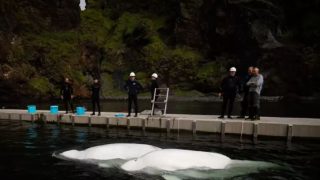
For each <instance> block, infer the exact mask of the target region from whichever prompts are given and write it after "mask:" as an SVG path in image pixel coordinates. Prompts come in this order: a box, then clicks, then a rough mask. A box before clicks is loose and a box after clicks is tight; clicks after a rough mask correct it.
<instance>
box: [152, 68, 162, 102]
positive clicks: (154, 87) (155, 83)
mask: <svg viewBox="0 0 320 180" xmlns="http://www.w3.org/2000/svg"><path fill="white" fill-rule="evenodd" d="M157 78H158V74H156V73H153V74H152V75H151V86H150V93H151V102H153V97H154V90H155V89H156V88H159V85H158V82H157ZM159 94H160V91H157V92H156V95H159ZM157 99H158V96H156V97H155V101H157Z"/></svg>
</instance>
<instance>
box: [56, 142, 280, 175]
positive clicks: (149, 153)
mask: <svg viewBox="0 0 320 180" xmlns="http://www.w3.org/2000/svg"><path fill="white" fill-rule="evenodd" d="M53 156H55V157H57V158H61V159H66V160H75V161H80V162H86V163H93V164H97V165H98V166H100V167H104V168H119V169H121V170H123V171H124V172H127V173H129V174H131V175H135V174H136V175H138V174H149V175H156V176H162V177H163V178H164V179H166V180H179V179H226V178H232V177H236V176H241V175H246V174H250V173H256V172H258V171H260V170H262V169H267V168H279V167H280V166H278V165H275V164H273V163H268V162H262V161H247V160H232V159H230V158H229V157H227V156H225V155H223V154H219V153H215V152H204V151H193V150H183V149H161V148H158V147H155V146H151V145H147V144H131V143H117V144H107V145H101V146H95V147H91V148H88V149H85V150H82V151H78V150H69V151H65V152H62V153H57V154H56V153H54V154H53Z"/></svg>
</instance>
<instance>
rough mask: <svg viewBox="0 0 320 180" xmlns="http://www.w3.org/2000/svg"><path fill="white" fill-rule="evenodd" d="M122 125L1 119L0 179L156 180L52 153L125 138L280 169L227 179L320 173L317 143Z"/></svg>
mask: <svg viewBox="0 0 320 180" xmlns="http://www.w3.org/2000/svg"><path fill="white" fill-rule="evenodd" d="M146 135H147V136H144V135H142V133H141V131H139V130H132V131H130V132H128V131H127V130H123V129H110V130H109V131H107V130H106V129H104V128H99V127H91V128H89V127H72V126H68V125H62V126H58V125H54V124H47V125H39V124H31V123H26V122H22V123H20V122H17V121H9V120H0V179H3V180H10V179H26V178H28V179H46V180H51V179H52V180H53V179H66V180H69V179H70V180H73V179H74V180H81V179H117V180H118V179H137V180H140V179H161V178H160V177H157V176H147V175H130V174H127V173H125V172H121V171H120V170H117V169H104V168H99V167H97V166H95V165H88V164H82V163H79V162H72V161H64V160H60V159H56V158H54V157H52V153H53V152H57V151H58V152H61V151H64V150H70V149H84V148H88V147H91V146H96V145H101V144H108V143H119V142H130V143H145V144H151V145H155V146H158V147H161V148H180V149H191V150H202V151H210V152H218V153H222V154H225V155H227V156H229V157H230V158H232V159H240V160H257V161H268V162H273V163H276V164H279V165H281V166H283V167H285V168H284V169H278V170H265V171H261V172H258V173H253V174H247V175H244V176H237V177H233V178H231V179H237V180H240V179H241V180H242V179H277V180H284V179H297V180H300V179H318V177H320V176H319V175H320V173H319V172H320V145H319V143H318V142H305V141H304V142H300V143H299V142H296V143H293V144H291V145H287V144H286V143H285V142H282V141H271V140H269V141H259V142H258V144H256V145H253V144H252V142H251V140H249V139H247V140H246V139H245V140H244V141H243V142H242V143H240V141H239V139H238V138H232V137H227V138H226V141H225V142H224V143H221V142H219V137H218V136H216V135H199V136H197V137H195V138H192V136H190V135H189V134H181V133H180V134H179V136H178V134H171V135H169V136H166V134H164V133H161V132H146Z"/></svg>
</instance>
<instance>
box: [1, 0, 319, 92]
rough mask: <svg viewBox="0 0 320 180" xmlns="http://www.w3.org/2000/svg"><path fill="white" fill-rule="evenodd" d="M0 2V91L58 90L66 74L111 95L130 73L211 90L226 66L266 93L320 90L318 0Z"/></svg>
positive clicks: (83, 87)
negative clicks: (250, 72)
mask: <svg viewBox="0 0 320 180" xmlns="http://www.w3.org/2000/svg"><path fill="white" fill-rule="evenodd" d="M86 2H87V8H86V10H85V11H80V9H79V1H78V0H63V1H62V0H55V1H41V0H28V1H27V0H11V1H5V0H0V62H1V65H0V72H1V73H0V81H1V82H0V93H1V94H2V95H3V97H9V96H10V95H14V96H28V95H29V96H30V95H31V96H38V97H46V96H53V97H54V96H57V94H58V89H59V85H60V82H61V80H62V78H63V77H65V76H68V77H70V78H71V79H72V80H73V82H74V86H75V89H76V93H77V95H79V96H83V97H85V96H88V90H87V85H88V84H89V83H90V80H91V79H92V77H101V79H102V82H103V84H104V92H103V93H104V95H117V94H119V91H120V89H121V87H122V83H123V80H124V79H126V76H127V74H128V72H130V71H135V72H137V75H138V78H139V80H140V81H141V82H142V83H143V84H147V82H148V79H149V77H148V76H149V74H151V73H152V72H158V73H159V74H160V79H161V82H162V83H163V84H165V85H167V86H170V87H171V88H173V89H176V90H183V91H191V90H197V91H200V92H203V93H209V92H212V91H217V90H218V88H219V82H220V80H221V77H222V76H224V75H225V73H226V71H227V69H228V68H229V67H230V66H236V67H238V69H239V71H238V73H239V75H240V76H242V75H243V74H245V71H246V68H247V67H248V66H249V65H256V66H259V67H260V68H261V71H262V73H263V74H264V76H265V78H266V79H265V80H266V83H265V90H264V93H265V95H286V94H289V93H292V94H298V95H315V94H317V93H318V92H319V90H320V85H319V83H317V82H319V80H320V75H319V73H317V72H318V71H319V70H320V62H319V61H320V58H319V55H320V53H319V52H320V49H319V42H320V14H319V11H318V9H320V8H319V7H320V3H319V1H318V0H310V1H303V0H292V1H289V0H148V1H146V0H87V1H86Z"/></svg>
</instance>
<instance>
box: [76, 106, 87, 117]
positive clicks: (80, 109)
mask: <svg viewBox="0 0 320 180" xmlns="http://www.w3.org/2000/svg"><path fill="white" fill-rule="evenodd" d="M85 113H86V109H85V108H84V107H77V115H78V116H83V115H85Z"/></svg>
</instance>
